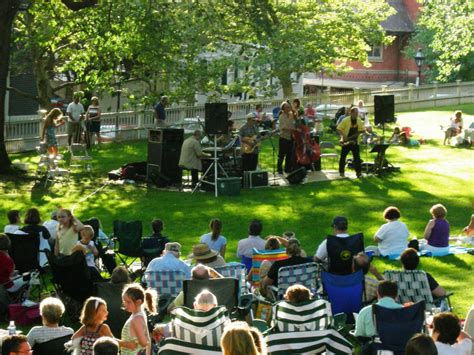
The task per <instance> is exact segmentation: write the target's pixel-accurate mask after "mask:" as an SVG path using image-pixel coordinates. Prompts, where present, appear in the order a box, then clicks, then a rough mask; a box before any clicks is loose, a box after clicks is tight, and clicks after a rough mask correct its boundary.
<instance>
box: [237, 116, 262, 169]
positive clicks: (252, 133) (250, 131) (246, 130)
mask: <svg viewBox="0 0 474 355" xmlns="http://www.w3.org/2000/svg"><path fill="white" fill-rule="evenodd" d="M256 117H257V116H256V115H255V113H253V112H252V113H249V114H248V115H247V123H246V124H244V125H243V126H242V127H240V130H239V137H240V142H241V143H243V144H242V145H244V146H245V147H249V148H250V149H252V148H254V149H253V150H252V151H251V152H250V151H248V152H246V153H245V152H244V150H243V148H244V147H242V150H241V151H242V171H254V170H257V165H258V152H259V148H258V147H256V146H255V145H256V144H257V143H258V140H257V137H258V134H259V131H258V126H257V124H256Z"/></svg>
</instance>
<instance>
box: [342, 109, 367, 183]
mask: <svg viewBox="0 0 474 355" xmlns="http://www.w3.org/2000/svg"><path fill="white" fill-rule="evenodd" d="M336 129H337V133H339V135H340V140H339V143H340V144H341V147H342V148H341V156H340V158H339V175H341V176H344V170H345V166H346V158H347V154H349V152H352V156H353V158H354V167H355V171H356V175H357V177H361V175H362V168H361V163H362V162H361V160H360V150H359V144H358V137H359V134H361V133H364V131H365V128H364V122H363V121H362V120H361V119H360V117H359V110H358V109H357V107H353V108H351V111H350V116H349V117H346V118H344V119H343V120H342V121H341V123H339V124H338V125H337V128H336Z"/></svg>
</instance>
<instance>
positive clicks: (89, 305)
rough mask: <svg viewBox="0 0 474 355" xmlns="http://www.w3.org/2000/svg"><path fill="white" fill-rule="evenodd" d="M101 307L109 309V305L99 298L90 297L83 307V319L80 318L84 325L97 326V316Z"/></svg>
mask: <svg viewBox="0 0 474 355" xmlns="http://www.w3.org/2000/svg"><path fill="white" fill-rule="evenodd" d="M100 305H104V306H105V307H107V303H105V301H104V300H103V299H102V298H99V297H89V298H88V299H87V300H86V301H85V302H84V305H83V306H82V311H81V317H80V318H79V320H80V322H81V324H82V325H85V326H92V325H95V324H96V323H95V316H96V314H97V310H98V309H99V307H100Z"/></svg>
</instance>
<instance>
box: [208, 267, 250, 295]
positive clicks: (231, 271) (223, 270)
mask: <svg viewBox="0 0 474 355" xmlns="http://www.w3.org/2000/svg"><path fill="white" fill-rule="evenodd" d="M214 270H216V271H217V272H218V273H219V274H221V275H222V276H224V277H232V278H234V279H237V280H239V289H240V292H239V299H240V296H242V295H245V294H247V293H249V291H248V287H247V282H246V281H245V275H246V269H245V265H244V264H241V263H237V262H230V263H227V264H226V265H225V266H221V267H216V268H214ZM242 275H243V277H242Z"/></svg>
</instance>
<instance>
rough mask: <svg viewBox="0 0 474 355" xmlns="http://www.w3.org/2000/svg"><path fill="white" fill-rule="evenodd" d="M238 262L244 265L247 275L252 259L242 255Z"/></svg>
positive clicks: (250, 268)
mask: <svg viewBox="0 0 474 355" xmlns="http://www.w3.org/2000/svg"><path fill="white" fill-rule="evenodd" d="M240 262H241V263H242V264H244V265H245V268H246V269H247V274H248V273H249V272H250V270H252V258H249V257H248V256H244V255H242V257H241V258H240Z"/></svg>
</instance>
